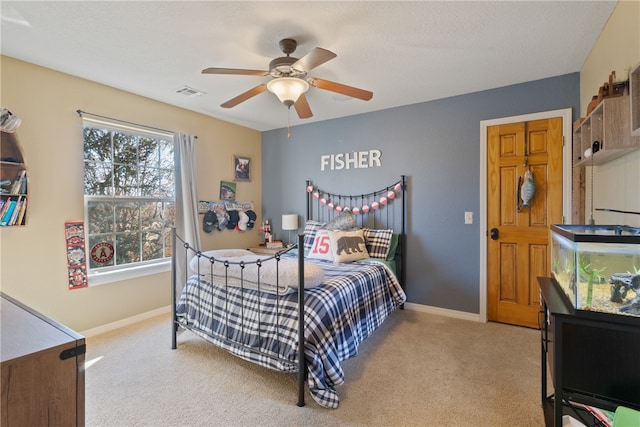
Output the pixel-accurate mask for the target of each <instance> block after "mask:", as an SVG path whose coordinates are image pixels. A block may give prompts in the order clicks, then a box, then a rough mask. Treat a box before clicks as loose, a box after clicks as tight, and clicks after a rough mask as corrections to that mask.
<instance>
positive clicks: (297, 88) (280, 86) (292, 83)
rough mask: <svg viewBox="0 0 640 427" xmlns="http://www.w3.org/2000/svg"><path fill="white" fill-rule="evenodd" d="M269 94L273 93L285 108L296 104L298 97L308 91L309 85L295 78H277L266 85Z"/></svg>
mask: <svg viewBox="0 0 640 427" xmlns="http://www.w3.org/2000/svg"><path fill="white" fill-rule="evenodd" d="M267 89H268V90H269V92H272V93H274V94H275V95H276V96H277V97H278V99H279V100H280V102H282V103H283V104H284V105H286V106H287V107H291V106H292V105H293V104H295V103H296V101H297V100H298V98H300V95H302V94H303V93H305V92H306V91H307V90H309V83H307V81H306V80H302V79H299V78H297V77H279V78H277V79H273V80H271V81H269V83H267Z"/></svg>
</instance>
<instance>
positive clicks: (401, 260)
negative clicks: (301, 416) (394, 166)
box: [171, 175, 407, 406]
mask: <svg viewBox="0 0 640 427" xmlns="http://www.w3.org/2000/svg"><path fill="white" fill-rule="evenodd" d="M398 184H399V185H400V186H401V188H400V196H399V197H400V198H401V209H400V214H399V215H400V216H401V218H400V219H401V221H400V222H401V227H400V230H398V231H399V233H398V234H399V236H398V239H399V240H398V247H397V249H396V256H395V262H396V271H397V272H399V274H398V276H399V277H398V280H399V281H400V284H401V286H403V287H404V285H405V277H406V255H405V254H406V204H407V201H406V187H407V177H406V176H405V175H402V176H401V179H400V181H397V182H394V183H393V184H392V185H391V186H389V187H386V188H383V189H381V190H378V191H375V192H372V193H366V194H359V195H356V196H354V195H340V194H335V193H323V194H326V196H327V197H328V198H331V199H332V200H335V201H337V203H339V204H341V205H342V204H344V205H345V206H350V207H353V206H354V205H353V203H357V204H358V203H359V204H360V205H363V204H365V203H368V202H369V200H370V199H371V198H374V199H375V198H376V197H379V196H381V195H386V193H387V192H389V191H391V190H393V189H394V187H395V186H397V185H398ZM311 185H312V184H311V181H310V180H308V181H307V188H309V187H310V186H311ZM314 199H315V197H314V196H313V192H310V191H308V192H307V206H306V216H307V220H311V219H314V218H312V216H313V212H314V209H313V207H314ZM347 201H349V203H348V204H347ZM316 203H317V206H316V210H315V212H316V213H317V216H316V218H315V219H318V218H320V219H324V218H322V217H321V216H320V212H321V210H320V200H319V198H318V201H317V202H316ZM394 203H396V202H394ZM383 211H384V212H385V215H386V218H383V213H382V212H383ZM390 211H391V209H387V208H383V209H377V210H372V211H370V213H368V214H363V215H360V216H359V220H360V226H365V225H366V226H370V227H371V228H376V226H378V224H380V225H383V224H384V226H386V227H389V224H393V225H395V216H396V215H398V214H397V212H396V210H395V209H394V210H393V212H390ZM335 215H337V212H335V211H329V212H327V217H326V220H330V219H331V218H332V217H333V216H335ZM391 216H393V217H394V218H393V221H392V219H391ZM383 219H385V221H383ZM389 228H394V230H395V229H396V227H393V226H392V227H389ZM178 242H180V244H181V247H182V248H183V249H184V251H185V258H184V259H185V266H184V272H185V277H184V278H183V279H184V281H183V282H186V279H187V278H188V276H189V273H188V271H189V265H188V264H189V259H190V258H191V257H189V253H190V252H191V253H192V254H193V255H192V257H193V256H198V257H202V258H205V259H207V260H209V262H210V264H211V266H212V267H211V268H213V265H214V264H215V263H223V265H224V266H225V268H228V267H229V266H231V265H239V266H240V268H242V269H244V267H246V265H249V264H257V268H258V269H260V268H261V263H262V262H264V261H269V260H271V259H275V260H276V262H280V257H281V255H282V254H283V253H285V252H288V251H291V250H293V249H296V248H298V255H297V260H298V355H297V356H298V358H297V388H298V402H297V405H298V406H304V405H305V400H304V391H305V380H306V376H307V372H306V371H307V370H306V361H305V357H304V344H305V338H304V332H305V322H304V234H299V235H298V242H297V243H296V244H295V245H294V246H293V247H291V248H287V249H283V250H282V251H280V252H278V253H276V254H275V255H271V256H265V257H264V258H260V259H259V260H258V261H255V262H233V261H228V260H225V259H216V258H213V257H209V256H206V255H204V254H203V253H202V252H201V251H198V250H197V249H196V248H194V247H192V246H191V245H190V244H189V243H188V242H185V241H184V240H183V239H182V238H181V237H180V236H178V234H177V233H176V231H175V229H174V232H173V239H172V252H171V253H172V257H171V271H172V274H171V300H172V306H171V315H172V322H171V329H172V341H171V348H172V349H173V350H175V349H176V348H177V335H178V330H179V329H180V327H182V328H184V329H188V328H185V326H184V325H183V324H181V323H180V322H179V321H178V318H177V313H176V308H177V305H178V298H179V295H178V293H177V284H178V277H177V260H176V254H177V250H178V249H179V248H178ZM199 265H200V263H198V274H200V267H199ZM258 271H259V270H258ZM225 286H226V285H225ZM200 332H202V333H205V334H207V335H209V336H211V334H209V333H206V332H204V331H200ZM212 338H216V339H218V340H220V341H222V342H229V343H232V344H233V345H236V346H239V347H242V348H244V349H246V350H247V351H249V352H258V353H261V354H264V353H262V352H261V351H260V350H259V349H256V348H253V347H248V346H246V345H245V344H244V343H242V342H239V341H234V340H232V339H230V338H229V337H225V336H222V335H219V334H216V335H215V336H212ZM268 357H270V358H273V356H272V355H268ZM279 360H282V361H285V362H286V363H290V361H288V360H284V359H279Z"/></svg>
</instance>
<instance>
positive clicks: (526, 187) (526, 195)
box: [520, 170, 536, 208]
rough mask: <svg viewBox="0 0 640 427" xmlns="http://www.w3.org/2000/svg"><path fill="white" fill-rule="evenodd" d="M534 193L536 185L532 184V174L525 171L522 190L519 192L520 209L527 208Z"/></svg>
mask: <svg viewBox="0 0 640 427" xmlns="http://www.w3.org/2000/svg"><path fill="white" fill-rule="evenodd" d="M535 192H536V184H535V182H533V173H532V172H531V171H530V170H527V171H526V172H525V173H524V181H523V182H522V189H521V190H520V198H521V199H522V206H521V207H523V208H528V207H529V202H530V201H531V199H533V195H534V194H535Z"/></svg>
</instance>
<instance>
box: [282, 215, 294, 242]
mask: <svg viewBox="0 0 640 427" xmlns="http://www.w3.org/2000/svg"><path fill="white" fill-rule="evenodd" d="M282 230H287V231H288V232H289V244H288V246H291V245H293V243H292V242H291V230H298V215H297V214H284V215H282Z"/></svg>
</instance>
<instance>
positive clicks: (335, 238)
mask: <svg viewBox="0 0 640 427" xmlns="http://www.w3.org/2000/svg"><path fill="white" fill-rule="evenodd" d="M329 237H330V238H331V252H332V253H333V261H334V262H352V261H357V260H360V259H365V258H369V253H368V252H367V245H366V244H365V241H364V233H363V232H362V230H354V231H331V230H330V231H329Z"/></svg>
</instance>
